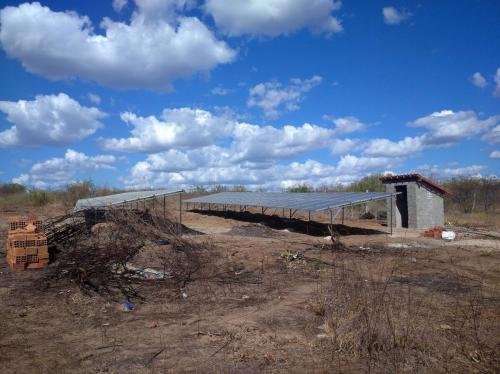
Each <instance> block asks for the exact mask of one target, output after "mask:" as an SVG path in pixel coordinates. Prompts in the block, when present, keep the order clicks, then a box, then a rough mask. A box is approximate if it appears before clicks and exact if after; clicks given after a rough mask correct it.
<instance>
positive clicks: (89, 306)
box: [0, 208, 500, 373]
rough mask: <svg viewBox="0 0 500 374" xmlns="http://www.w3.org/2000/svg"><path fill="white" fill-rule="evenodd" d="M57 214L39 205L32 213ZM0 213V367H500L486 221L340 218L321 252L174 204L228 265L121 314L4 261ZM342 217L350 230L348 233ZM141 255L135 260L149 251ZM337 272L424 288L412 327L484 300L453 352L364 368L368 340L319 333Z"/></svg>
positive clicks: (495, 258)
mask: <svg viewBox="0 0 500 374" xmlns="http://www.w3.org/2000/svg"><path fill="white" fill-rule="evenodd" d="M56 212H57V208H46V209H45V210H44V211H42V212H41V215H45V216H50V215H53V214H55V213H56ZM12 213H13V212H1V217H0V228H1V230H2V231H1V238H2V239H1V240H2V242H1V247H0V248H1V249H0V311H1V313H0V372H2V373H28V372H29V373H66V372H72V373H75V372H78V373H79V372H81V373H93V372H109V373H131V372H133V373H136V372H137V373H143V372H144V373H155V372H168V373H170V372H231V373H232V372H248V373H254V372H297V373H299V372H366V371H369V370H373V371H375V372H397V371H409V372H416V371H421V372H436V371H438V372H471V371H477V372H498V370H499V367H498V366H497V364H498V361H497V360H496V359H495V358H494V357H493V356H494V355H495V353H493V356H492V353H491V350H493V352H495V351H496V354H498V352H499V348H500V345H499V341H500V339H499V336H500V317H499V310H500V271H499V269H500V267H499V264H500V245H499V243H500V241H499V239H498V233H495V232H490V233H489V234H488V235H490V236H480V235H475V234H471V233H468V234H467V233H464V234H460V235H459V237H458V239H457V240H456V241H455V242H452V243H444V242H443V241H441V240H434V239H427V238H421V237H419V235H418V234H419V233H417V232H413V231H405V230H398V231H396V232H395V233H394V235H392V236H389V235H388V234H386V233H385V231H386V230H387V229H386V227H383V226H381V225H379V224H378V223H376V222H366V221H346V222H345V224H346V226H345V227H344V228H347V229H346V232H345V234H346V235H343V236H341V241H342V243H343V244H344V245H346V247H347V248H345V249H337V250H332V249H331V248H330V242H329V241H328V240H325V239H324V237H323V236H312V235H308V234H306V233H298V232H293V231H291V230H288V229H273V228H270V227H268V226H266V225H264V224H262V223H259V222H250V221H251V220H248V219H247V220H237V219H228V218H225V217H224V216H223V215H222V214H219V213H217V214H206V213H204V212H184V215H183V223H184V224H185V225H186V226H187V227H189V228H192V229H194V230H196V231H199V232H200V233H202V234H200V235H192V240H195V241H202V242H210V243H211V244H213V251H215V252H214V256H215V253H216V254H217V256H218V258H219V259H221V261H226V262H227V263H230V264H231V265H230V266H231V267H230V268H231V271H232V274H231V276H230V277H228V278H227V279H226V280H224V279H223V278H218V279H217V280H211V279H203V278H196V277H195V278H194V279H193V281H192V282H190V283H188V284H187V285H186V286H185V287H184V288H183V289H179V288H178V287H176V286H174V285H172V284H169V283H168V281H166V282H164V281H145V282H142V283H141V284H140V286H139V287H140V293H141V294H142V295H143V296H144V298H145V300H143V301H140V300H132V302H133V303H134V309H133V310H131V311H124V309H123V305H122V304H123V299H119V298H113V299H110V298H108V297H104V296H99V295H96V294H85V293H82V292H81V291H80V289H79V288H78V287H77V286H76V285H73V284H70V283H58V284H54V285H51V286H50V287H49V288H46V287H43V286H42V285H41V279H42V278H43V275H44V273H45V272H46V271H47V270H36V271H24V272H11V271H9V269H8V267H7V265H6V261H5V250H4V248H5V245H4V238H5V236H6V231H5V230H6V216H7V215H9V214H12ZM321 219H323V220H324V219H325V217H322V218H321ZM321 219H320V220H321ZM351 226H354V227H361V228H362V230H354V231H352V232H355V233H357V235H348V234H350V233H352V232H351V231H349V229H348V227H351ZM371 230H376V231H371ZM374 232H379V233H375V234H374ZM359 233H362V234H359ZM149 250H150V251H151V249H149ZM153 251H154V250H153ZM297 254H298V255H297ZM141 256H142V260H144V258H147V257H148V256H154V253H151V252H150V253H148V254H141ZM339 269H342V271H344V272H345V271H348V272H351V273H352V272H356V274H358V275H359V276H361V277H366V279H365V281H366V282H368V280H369V279H370V280H374V279H378V278H383V277H385V278H384V279H385V280H386V281H387V282H388V283H387V284H388V285H389V286H390V287H397V289H398V290H399V289H401V290H403V291H404V292H407V293H408V295H410V292H412V295H421V296H426V297H428V299H426V300H429V301H428V302H429V303H433V305H435V306H436V307H437V308H441V309H445V310H444V311H443V314H442V315H441V314H439V315H440V317H439V318H438V317H435V318H434V317H433V316H430V319H428V320H427V323H426V325H427V326H425V328H426V329H429V330H428V331H431V332H433V331H437V332H438V333H439V334H441V332H440V331H444V332H443V334H444V333H446V334H450V333H451V332H450V331H455V330H453V329H455V328H457V329H458V327H456V326H455V325H454V323H459V321H458V320H453V321H451V322H450V320H448V319H447V318H449V317H450V315H451V316H453V315H459V314H460V313H461V312H460V311H461V310H462V309H460V308H461V306H460V305H458V304H453V303H456V302H457V301H456V300H466V299H468V297H469V295H471V290H477V289H478V288H480V289H481V296H482V299H481V306H482V308H483V309H481V311H482V312H481V313H482V314H481V319H477V321H476V319H474V321H475V323H476V325H477V324H479V323H481V326H479V327H478V326H476V327H475V328H474V330H473V331H472V332H471V336H472V337H470V336H469V335H467V331H466V330H463V329H462V330H460V331H462V332H463V333H464V334H465V335H463V337H462V339H464V340H467V339H472V340H471V341H472V343H471V345H467V346H464V347H462V346H461V347H462V348H461V349H460V348H457V350H453V351H452V352H448V353H446V352H444V353H439V354H437V353H435V352H433V349H434V348H433V347H432V342H428V343H426V344H430V346H429V347H427V348H422V349H420V348H418V347H417V348H412V349H420V351H425V352H428V357H429V358H428V360H427V361H426V359H423V360H422V362H417V363H415V364H412V363H410V364H409V365H410V366H398V363H397V362H393V361H391V360H390V359H388V358H387V357H388V356H387V357H386V358H385V359H384V360H385V361H383V362H384V364H383V365H378V366H377V363H376V362H375V361H373V360H376V359H377V358H375V359H373V357H372V352H371V350H370V349H369V351H370V352H369V353H370V358H369V359H368V358H367V356H366V355H364V354H363V351H362V347H361V346H362V344H365V343H362V344H361V343H359V344H358V345H359V352H358V353H356V352H357V351H356V349H355V348H352V349H351V350H350V351H349V350H346V348H345V347H341V346H339V344H338V336H340V335H339V334H340V333H339V332H338V331H337V332H335V337H334V336H333V335H332V334H333V333H332V327H331V326H333V325H334V324H330V325H329V316H330V314H331V313H334V311H335V308H334V307H335V294H336V293H335V292H336V291H335V287H336V284H337V283H336V281H334V280H335V279H338V278H336V277H338V275H339V274H340V272H339ZM346 269H347V270H346ZM387 273H390V277H386V276H385V275H386V274H387ZM345 286H346V284H345V283H344V284H343V287H345ZM337 291H338V290H337ZM340 296H342V295H340ZM340 296H339V297H340ZM408 297H410V296H408ZM332 300H333V301H332ZM454 308H456V309H454ZM424 310H426V309H425V308H424ZM433 310H434V309H433ZM460 315H461V314H460ZM436 316H437V314H436ZM407 317H408V316H407ZM450 318H451V317H450ZM464 321H465V319H464ZM330 322H331V321H330ZM466 322H467V321H466ZM464 325H465V322H464V324H463V325H461V326H464ZM329 326H330V327H329ZM418 328H420V327H418ZM416 329H417V328H416ZM426 331H427V330H426ZM464 331H465V332H464ZM484 331H486V332H484ZM474 334H476V335H478V334H479V335H480V336H479V337H476V338H474V337H473V335H474ZM439 336H441V335H439ZM429 339H432V338H431V337H429ZM450 339H451V341H453V339H457V338H456V336H455V337H452V338H450ZM474 339H475V340H474ZM360 341H363V339H361V340H360ZM474 342H475V343H474ZM474 344H476V345H477V348H476V345H474ZM341 345H342V344H341ZM372 346H373V345H372ZM470 347H472V348H470ZM435 349H438V347H436V348H435ZM420 351H419V352H420ZM462 351H463V352H462ZM391 352H392V351H391ZM398 352H399V351H398ZM405 352H406V351H405ZM457 352H458V353H457ZM377 357H379V358H380V357H381V356H377ZM419 357H420V356H419ZM397 360H399V361H401V360H405V362H410V361H408V360H407V359H406V358H404V357H403V358H397ZM372 361H373V362H372ZM381 362H382V361H381ZM391 365H393V366H391ZM405 365H406V364H405Z"/></svg>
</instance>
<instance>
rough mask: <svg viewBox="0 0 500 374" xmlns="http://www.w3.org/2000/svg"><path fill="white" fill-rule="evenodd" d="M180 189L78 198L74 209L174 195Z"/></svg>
mask: <svg viewBox="0 0 500 374" xmlns="http://www.w3.org/2000/svg"><path fill="white" fill-rule="evenodd" d="M180 192H182V191H170V190H156V191H131V192H123V193H119V194H114V195H108V196H99V197H91V198H88V199H80V200H78V201H77V202H76V205H75V208H74V211H75V212H78V211H80V210H85V209H91V208H102V207H106V206H111V205H118V204H123V203H130V202H134V201H139V200H145V199H151V198H153V197H160V196H168V195H175V194H178V193H180Z"/></svg>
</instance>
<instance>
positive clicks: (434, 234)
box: [422, 226, 443, 239]
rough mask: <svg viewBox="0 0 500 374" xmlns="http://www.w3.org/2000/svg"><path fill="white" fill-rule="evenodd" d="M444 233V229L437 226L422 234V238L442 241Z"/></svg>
mask: <svg viewBox="0 0 500 374" xmlns="http://www.w3.org/2000/svg"><path fill="white" fill-rule="evenodd" d="M442 232H443V228H442V227H439V226H436V227H433V228H432V229H430V230H427V231H424V232H423V233H422V236H425V237H427V238H434V239H441V234H442Z"/></svg>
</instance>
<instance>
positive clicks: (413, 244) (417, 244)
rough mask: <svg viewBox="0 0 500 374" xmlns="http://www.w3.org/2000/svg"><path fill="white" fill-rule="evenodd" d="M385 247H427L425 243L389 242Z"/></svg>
mask: <svg viewBox="0 0 500 374" xmlns="http://www.w3.org/2000/svg"><path fill="white" fill-rule="evenodd" d="M387 247H388V248H397V249H410V248H428V246H427V245H424V244H422V243H389V244H387Z"/></svg>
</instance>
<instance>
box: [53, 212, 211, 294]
mask: <svg viewBox="0 0 500 374" xmlns="http://www.w3.org/2000/svg"><path fill="white" fill-rule="evenodd" d="M85 214H86V215H87V217H86V218H85V219H84V220H82V219H81V217H71V218H69V219H68V218H67V217H66V218H65V220H64V223H63V224H61V221H60V220H56V221H55V222H56V223H55V224H54V225H53V226H52V227H47V232H49V233H51V234H50V235H51V236H50V238H51V239H52V242H51V245H52V246H53V247H54V248H55V247H57V249H58V253H57V254H56V257H55V261H54V263H53V264H52V265H51V266H49V268H48V271H47V274H46V281H47V282H49V283H50V282H54V281H55V282H59V281H63V280H69V281H71V282H73V283H76V284H78V286H79V287H80V288H81V289H82V290H84V291H86V292H97V293H99V294H108V295H114V294H116V291H119V293H121V294H122V295H125V296H126V297H127V298H130V297H136V298H141V296H140V295H139V294H138V292H137V286H138V285H139V284H141V283H142V282H145V279H144V276H143V272H141V269H137V268H136V267H133V266H131V265H130V263H131V261H132V260H133V259H134V257H135V256H136V255H137V254H138V253H139V252H140V251H141V250H142V249H143V248H145V247H146V246H149V247H151V246H153V247H154V248H158V251H157V252H158V259H159V261H160V263H161V266H162V268H163V269H162V271H163V274H164V275H165V276H164V277H163V280H165V281H168V282H171V283H172V284H175V285H180V286H184V285H185V284H186V283H187V282H189V281H191V280H192V278H193V275H194V274H195V273H197V272H199V271H200V270H201V269H202V268H203V267H204V266H206V265H207V264H208V263H209V262H210V261H211V258H212V255H211V254H210V253H208V251H209V246H208V245H206V244H198V243H195V242H193V241H191V240H188V239H186V238H183V237H182V236H181V234H180V227H179V224H178V223H176V222H174V221H172V220H170V219H168V218H164V217H160V216H156V215H153V214H150V213H149V212H147V211H146V212H141V211H134V210H125V209H118V208H116V209H106V210H105V211H98V212H86V213H85ZM89 217H90V219H89ZM88 222H91V224H90V225H89V224H88ZM72 223H73V225H72ZM65 233H70V235H65Z"/></svg>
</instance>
